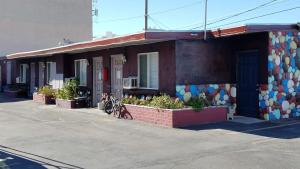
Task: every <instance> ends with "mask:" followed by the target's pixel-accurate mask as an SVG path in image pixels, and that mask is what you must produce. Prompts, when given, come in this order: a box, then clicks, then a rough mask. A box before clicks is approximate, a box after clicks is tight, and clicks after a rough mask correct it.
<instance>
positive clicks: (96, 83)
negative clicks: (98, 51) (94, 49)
mask: <svg viewBox="0 0 300 169" xmlns="http://www.w3.org/2000/svg"><path fill="white" fill-rule="evenodd" d="M102 62H103V61H102V57H96V58H93V105H94V106H97V103H99V102H100V101H101V95H102V92H103V76H102V67H103V63H102Z"/></svg>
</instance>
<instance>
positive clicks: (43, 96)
mask: <svg viewBox="0 0 300 169" xmlns="http://www.w3.org/2000/svg"><path fill="white" fill-rule="evenodd" d="M33 101H34V102H37V103H42V104H55V90H54V89H52V87H51V86H43V87H41V88H39V89H38V91H37V92H34V93H33Z"/></svg>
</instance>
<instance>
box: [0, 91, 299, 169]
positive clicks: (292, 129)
mask: <svg viewBox="0 0 300 169" xmlns="http://www.w3.org/2000/svg"><path fill="white" fill-rule="evenodd" d="M0 128H1V132H0V158H1V159H2V162H0V166H1V165H8V166H9V165H14V166H20V167H19V168H22V169H23V168H25V169H26V168H30V167H32V166H34V167H32V168H38V169H39V168H59V167H60V168H87V169H93V168H95V169H99V168H101V169H102V168H104V169H106V168H107V169H111V168H125V169H126V168H128V169H132V168H195V169H198V168H216V169H219V168H224V169H227V168H228V169H230V168H249V169H256V168H257V169H258V168H264V169H265V168H266V169H268V168H272V169H274V168H278V169H281V168H299V165H300V161H299V160H298V159H299V158H300V156H299V154H300V144H299V143H300V139H299V137H300V130H299V129H300V120H290V121H284V122H275V123H271V122H262V123H256V124H242V123H235V122H225V123H217V124H209V125H201V126H196V127H189V128H185V129H172V128H166V127H159V126H155V125H152V124H146V123H142V122H137V121H131V120H122V119H116V118H114V117H111V116H107V115H105V114H103V113H102V112H100V111H98V110H86V109H82V110H65V109H59V108H56V107H55V106H44V105H38V104H36V103H33V102H32V101H31V100H22V99H13V100H12V99H8V98H6V97H3V96H0ZM278 161H280V163H278ZM0 168H1V167H0Z"/></svg>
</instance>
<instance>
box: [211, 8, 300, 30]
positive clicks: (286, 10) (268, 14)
mask: <svg viewBox="0 0 300 169" xmlns="http://www.w3.org/2000/svg"><path fill="white" fill-rule="evenodd" d="M299 8H300V6H297V7H294V8H289V9H284V10H280V11H276V12H271V13H267V14H264V15H259V16H255V17H251V18H247V19H243V20H239V21H235V22H230V23H226V24H223V25H219V26H215V27H211V28H210V29H214V28H219V27H223V26H227V25H232V24H235V23H239V22H244V21H248V20H253V19H257V18H262V17H265V16H270V15H274V14H278V13H282V12H288V11H292V10H295V9H299Z"/></svg>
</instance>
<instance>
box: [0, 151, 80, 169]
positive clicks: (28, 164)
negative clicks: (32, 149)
mask: <svg viewBox="0 0 300 169" xmlns="http://www.w3.org/2000/svg"><path fill="white" fill-rule="evenodd" d="M45 166H47V167H52V168H57V169H84V168H82V167H78V166H75V165H72V164H68V163H64V162H61V161H57V160H53V159H50V158H47V157H43V156H39V155H35V154H32V153H27V152H24V151H20V150H16V149H13V148H9V147H6V146H2V145H0V169H46V168H47V167H45Z"/></svg>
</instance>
